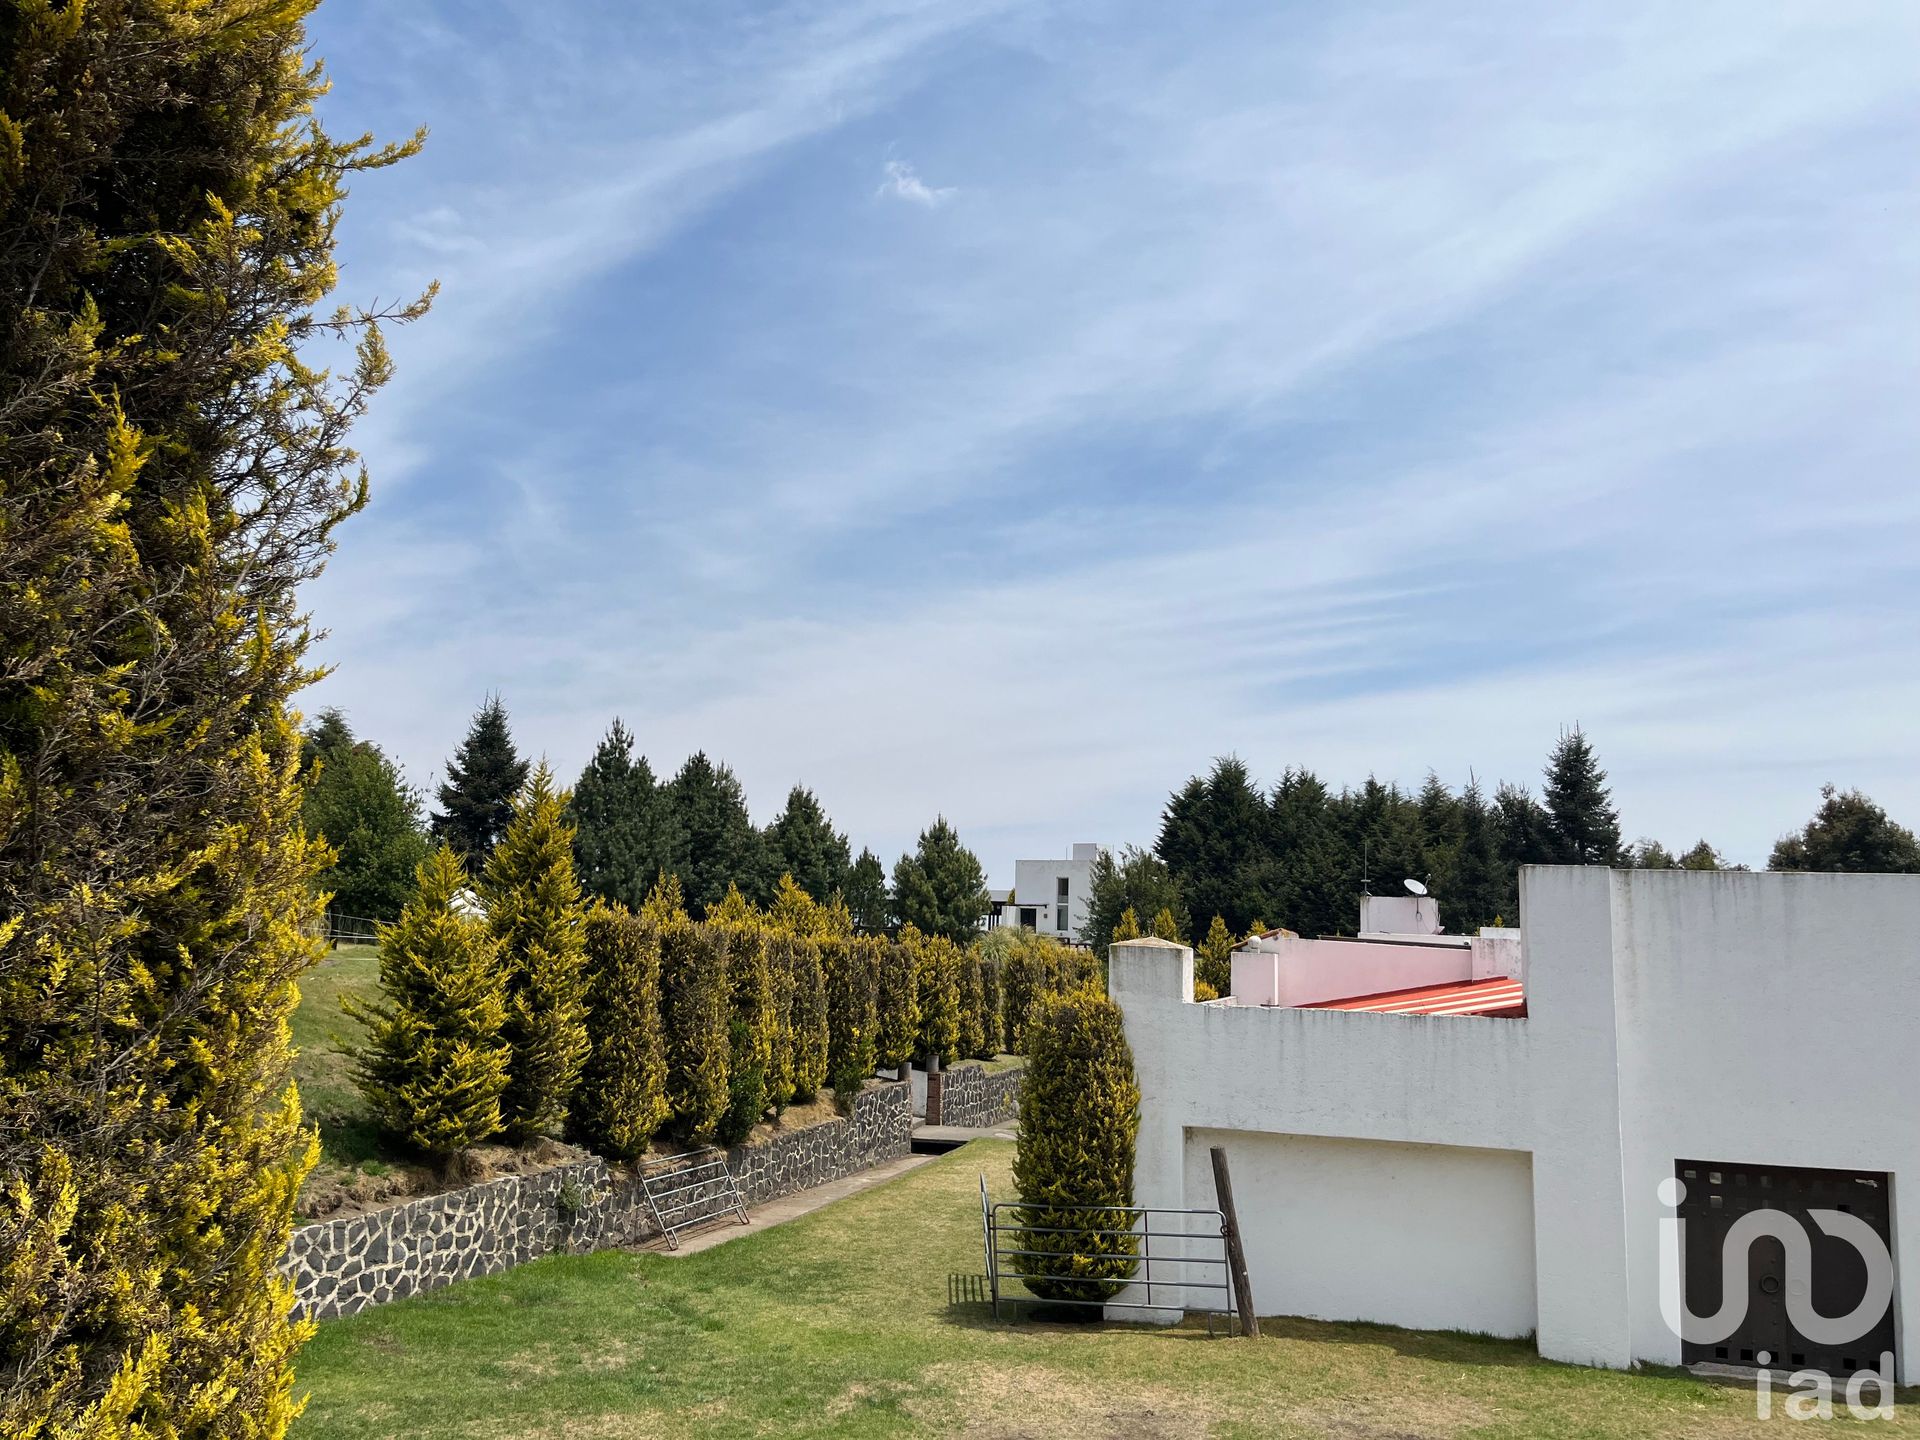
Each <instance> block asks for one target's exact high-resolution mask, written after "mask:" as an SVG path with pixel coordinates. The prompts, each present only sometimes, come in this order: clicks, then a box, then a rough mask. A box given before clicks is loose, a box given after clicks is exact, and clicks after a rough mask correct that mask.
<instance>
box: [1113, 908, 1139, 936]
mask: <svg viewBox="0 0 1920 1440" xmlns="http://www.w3.org/2000/svg"><path fill="white" fill-rule="evenodd" d="M1140 938H1142V937H1141V934H1140V917H1139V916H1138V915H1136V914H1134V913H1133V906H1131V905H1129V906H1127V908H1126V909H1124V910H1122V911H1121V912H1120V923H1119V924H1118V925H1116V926H1114V927H1113V943H1114V944H1115V945H1118V944H1119V943H1120V942H1121V941H1122V940H1138V939H1140Z"/></svg>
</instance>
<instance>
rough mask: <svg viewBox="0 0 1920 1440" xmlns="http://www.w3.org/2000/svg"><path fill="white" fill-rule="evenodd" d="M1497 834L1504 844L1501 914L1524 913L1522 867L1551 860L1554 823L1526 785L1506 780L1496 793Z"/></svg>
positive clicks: (1503, 915) (1501, 844)
mask: <svg viewBox="0 0 1920 1440" xmlns="http://www.w3.org/2000/svg"><path fill="white" fill-rule="evenodd" d="M1493 807H1494V835H1495V837H1496V838H1497V840H1498V842H1499V847H1500V868H1501V871H1502V877H1501V878H1502V892H1503V893H1502V894H1501V897H1500V908H1499V910H1498V912H1497V913H1498V914H1499V915H1500V916H1502V917H1506V916H1514V917H1517V916H1518V915H1519V914H1520V867H1521V866H1523V865H1546V864H1550V863H1551V862H1552V859H1553V853H1554V849H1553V847H1554V840H1553V823H1552V821H1551V820H1550V819H1549V818H1548V815H1547V812H1546V811H1545V810H1544V809H1542V808H1541V805H1540V802H1539V801H1538V800H1535V799H1534V798H1533V794H1532V792H1531V791H1529V790H1528V789H1527V788H1526V787H1525V786H1524V785H1507V784H1503V785H1501V786H1500V788H1499V789H1497V790H1495V791H1494V793H1493Z"/></svg>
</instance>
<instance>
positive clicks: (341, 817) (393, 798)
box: [300, 710, 427, 920]
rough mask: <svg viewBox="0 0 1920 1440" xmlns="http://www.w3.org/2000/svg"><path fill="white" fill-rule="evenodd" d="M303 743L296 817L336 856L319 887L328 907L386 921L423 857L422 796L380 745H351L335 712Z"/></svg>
mask: <svg viewBox="0 0 1920 1440" xmlns="http://www.w3.org/2000/svg"><path fill="white" fill-rule="evenodd" d="M307 742H308V743H307V746H306V756H307V760H306V767H305V768H306V783H307V792H306V800H305V801H304V803H303V804H302V806H301V811H300V813H301V817H302V819H303V820H304V821H305V823H306V827H307V834H308V835H310V836H312V837H313V838H315V839H317V840H321V841H324V842H325V843H326V844H327V845H328V846H330V847H331V848H332V850H333V854H334V860H333V864H332V865H330V866H329V867H328V868H327V869H326V870H324V871H322V872H321V874H320V881H319V883H320V888H321V889H322V890H325V891H327V892H328V893H329V894H330V895H331V896H332V898H331V899H330V900H329V901H328V908H330V909H332V910H335V911H337V912H339V913H340V914H343V915H355V916H364V917H366V918H369V919H373V920H391V919H393V918H394V917H395V916H397V915H398V914H399V913H400V908H401V906H403V905H405V904H406V903H407V898H408V896H410V895H411V894H412V893H413V883H414V871H415V870H417V869H418V868H419V865H420V862H421V861H422V860H424V859H426V858H427V837H426V832H425V829H424V827H423V826H422V825H421V823H420V797H419V795H418V793H416V792H415V791H414V790H412V789H411V788H410V787H409V786H408V785H407V783H406V781H405V779H403V778H402V776H401V774H400V767H399V766H397V765H395V764H394V763H393V761H391V760H389V759H388V758H387V757H386V755H385V754H384V753H382V751H381V749H380V747H379V746H378V745H373V744H370V743H369V742H367V741H365V740H356V739H354V737H353V732H352V731H351V730H350V729H348V727H347V722H346V719H345V717H344V716H342V715H341V714H340V712H339V711H338V710H328V711H325V712H323V713H322V715H321V717H320V720H319V722H318V723H317V724H315V725H314V727H313V728H312V729H311V730H309V731H308V732H307Z"/></svg>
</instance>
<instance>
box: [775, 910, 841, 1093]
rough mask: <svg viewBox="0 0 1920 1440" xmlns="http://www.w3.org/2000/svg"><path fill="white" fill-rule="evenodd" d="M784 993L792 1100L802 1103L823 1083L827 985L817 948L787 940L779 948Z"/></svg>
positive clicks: (810, 942)
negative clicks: (787, 1004)
mask: <svg viewBox="0 0 1920 1440" xmlns="http://www.w3.org/2000/svg"><path fill="white" fill-rule="evenodd" d="M783 951H784V953H783V956H782V959H783V962H784V968H785V970H786V973H787V983H786V991H787V994H788V996H789V997H790V998H791V1001H792V1009H791V1011H790V1016H791V1018H790V1020H789V1023H788V1026H787V1034H788V1036H789V1038H790V1042H791V1051H790V1053H791V1057H792V1070H791V1074H792V1084H793V1091H792V1093H793V1098H794V1099H795V1100H797V1101H799V1102H800V1103H802V1104H805V1103H806V1102H807V1101H809V1100H811V1099H813V1097H814V1096H815V1095H817V1094H819V1093H820V1088H821V1087H822V1086H823V1085H825V1084H826V1083H827V1047H828V1044H829V1035H828V1031H827V985H826V976H825V974H824V973H823V971H822V968H821V960H820V946H819V944H818V943H817V942H815V941H813V940H810V939H806V938H794V937H789V938H788V939H787V940H786V941H785V943H784V945H783Z"/></svg>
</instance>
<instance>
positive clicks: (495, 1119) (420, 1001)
mask: <svg viewBox="0 0 1920 1440" xmlns="http://www.w3.org/2000/svg"><path fill="white" fill-rule="evenodd" d="M466 886H467V873H466V870H465V869H464V868H463V867H462V866H461V864H460V858H459V857H458V856H457V855H455V854H454V853H453V851H452V849H450V848H449V847H448V846H445V845H442V846H440V847H439V848H438V849H437V850H435V851H434V852H433V853H432V854H431V855H429V856H428V857H427V858H426V859H425V860H423V861H421V862H420V871H419V886H418V890H417V891H416V893H415V895H414V896H413V898H412V899H411V900H409V901H408V902H407V905H406V908H405V909H403V910H402V911H401V912H400V920H399V922H398V923H397V924H395V925H394V926H393V927H392V928H391V929H389V930H387V931H386V932H385V933H384V934H383V935H382V936H381V937H380V998H379V999H378V1000H377V1001H375V1002H374V1003H373V1004H371V1005H367V1004H362V1003H360V1002H358V1001H356V1000H355V999H353V997H351V996H350V997H348V998H347V1000H346V1002H345V1008H346V1011H347V1013H348V1014H349V1015H351V1016H353V1017H354V1018H355V1019H358V1020H361V1021H363V1022H364V1023H365V1025H366V1027H367V1039H366V1043H365V1045H363V1046H362V1047H361V1048H360V1049H359V1050H358V1051H356V1052H355V1055H354V1078H355V1080H356V1082H357V1083H358V1084H359V1086H360V1090H361V1093H362V1094H364V1095H365V1096H366V1098H367V1104H368V1107H369V1108H370V1109H371V1110H372V1111H373V1113H374V1114H375V1116H377V1117H378V1118H379V1121H380V1123H381V1125H382V1126H383V1128H385V1129H386V1130H387V1131H388V1132H389V1133H390V1134H392V1135H393V1136H395V1137H396V1138H398V1139H399V1140H401V1141H403V1142H404V1143H406V1144H408V1145H412V1146H413V1147H415V1148H416V1149H419V1150H421V1151H424V1152H425V1153H426V1154H428V1155H430V1156H433V1157H434V1158H435V1159H437V1160H442V1161H445V1160H447V1159H450V1158H451V1157H452V1156H454V1155H456V1154H458V1153H459V1152H460V1151H462V1150H464V1149H467V1148H468V1147H469V1146H473V1145H478V1144H479V1143H480V1142H481V1141H483V1140H485V1139H487V1138H488V1137H489V1136H491V1135H493V1134H495V1133H496V1132H497V1131H498V1130H499V1129H500V1097H501V1095H502V1094H503V1093H504V1092H505V1090H506V1086H507V1065H508V1055H509V1047H508V1045H507V1042H506V1038H505V1036H504V1034H503V1033H502V1029H503V1026H504V1025H505V1023H506V1018H507V999H506V989H505V987H504V985H503V984H502V983H501V965H500V954H499V952H500V942H499V941H498V940H497V939H496V938H495V937H494V936H493V934H492V933H491V932H490V931H489V929H488V927H487V925H486V922H485V921H482V920H479V919H476V918H473V917H471V916H468V915H464V914H462V913H461V912H460V911H459V910H458V909H456V908H455V906H454V900H455V897H456V896H458V895H459V894H460V893H461V892H462V891H463V890H465V889H466Z"/></svg>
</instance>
